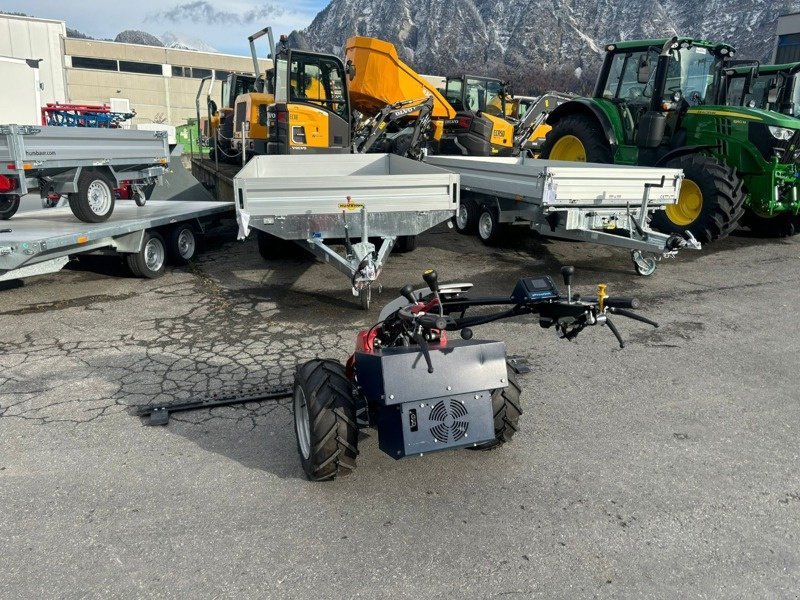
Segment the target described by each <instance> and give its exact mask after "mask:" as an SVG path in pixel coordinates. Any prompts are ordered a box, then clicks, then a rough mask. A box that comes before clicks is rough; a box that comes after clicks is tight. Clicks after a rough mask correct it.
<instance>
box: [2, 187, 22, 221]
mask: <svg viewBox="0 0 800 600" xmlns="http://www.w3.org/2000/svg"><path fill="white" fill-rule="evenodd" d="M19 203H20V197H19V195H17V194H0V221H7V220H8V219H10V218H11V217H13V216H14V215H15V214H16V213H17V211H18V210H19Z"/></svg>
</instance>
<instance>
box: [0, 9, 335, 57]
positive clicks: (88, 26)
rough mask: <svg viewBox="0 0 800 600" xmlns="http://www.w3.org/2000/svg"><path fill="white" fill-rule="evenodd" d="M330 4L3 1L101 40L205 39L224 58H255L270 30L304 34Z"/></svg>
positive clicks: (17, 10) (22, 10)
mask: <svg viewBox="0 0 800 600" xmlns="http://www.w3.org/2000/svg"><path fill="white" fill-rule="evenodd" d="M329 2H330V0H288V1H286V0H283V1H281V0H270V1H266V2H265V1H255V2H247V1H245V0H210V1H206V0H135V1H133V2H131V1H125V0H0V10H2V11H7V12H22V13H25V14H28V15H31V16H34V17H42V18H46V19H59V20H62V21H66V22H67V27H71V28H73V29H77V30H78V31H81V32H83V33H85V34H86V35H90V36H92V37H96V38H110V39H114V37H115V36H116V35H117V34H118V33H119V32H120V31H123V30H124V29H141V30H143V31H147V32H148V33H152V34H154V35H156V36H161V34H163V33H164V32H172V33H174V34H176V35H177V36H179V37H181V38H183V39H192V38H194V39H201V40H203V41H205V42H206V43H208V44H210V45H211V46H213V47H214V48H216V49H217V50H219V51H220V52H228V53H231V54H248V55H249V54H250V50H249V48H248V44H247V36H248V35H250V34H251V33H254V32H255V31H258V30H259V29H262V28H263V27H266V26H267V25H271V26H272V28H273V31H274V32H275V34H276V36H277V35H279V34H281V33H289V32H290V31H292V30H293V29H302V28H304V27H306V26H307V25H308V24H309V23H311V21H312V19H313V18H314V17H315V16H316V14H317V13H318V12H319V11H320V10H322V9H323V8H324V7H325V6H327V4H328V3H329Z"/></svg>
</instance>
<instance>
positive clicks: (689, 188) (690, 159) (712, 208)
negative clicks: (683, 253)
mask: <svg viewBox="0 0 800 600" xmlns="http://www.w3.org/2000/svg"><path fill="white" fill-rule="evenodd" d="M667 166H668V167H671V168H674V169H683V173H684V175H685V179H684V180H683V184H682V185H681V193H680V197H679V198H678V203H677V204H674V205H670V206H668V207H667V208H666V209H665V210H660V211H657V212H656V213H655V215H654V216H653V220H652V226H653V227H654V228H655V229H658V230H659V231H662V232H664V233H675V234H678V235H682V234H683V233H684V232H686V231H687V230H688V231H691V232H692V235H694V237H695V238H697V240H698V241H700V242H701V243H703V244H708V243H710V242H713V241H714V240H718V239H722V238H724V237H727V236H728V234H730V233H731V232H732V231H734V230H735V229H736V226H737V225H738V223H739V219H740V218H741V217H742V215H743V214H744V200H745V195H744V191H743V186H742V180H741V179H740V178H739V176H738V175H737V174H736V169H734V168H732V167H730V166H728V165H727V164H725V163H724V162H722V161H721V160H719V159H717V158H714V157H712V156H706V155H705V154H689V155H686V156H681V157H679V158H676V159H675V160H671V161H670V162H669V163H667Z"/></svg>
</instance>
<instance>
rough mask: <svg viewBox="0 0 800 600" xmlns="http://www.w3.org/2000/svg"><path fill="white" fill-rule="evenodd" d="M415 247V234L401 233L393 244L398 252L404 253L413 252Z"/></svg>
mask: <svg viewBox="0 0 800 600" xmlns="http://www.w3.org/2000/svg"><path fill="white" fill-rule="evenodd" d="M416 249H417V236H415V235H401V236H400V237H398V238H397V242H396V243H395V245H394V250H395V252H397V253H398V254H406V253H408V252H413V251H414V250H416Z"/></svg>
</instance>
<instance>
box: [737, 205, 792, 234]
mask: <svg viewBox="0 0 800 600" xmlns="http://www.w3.org/2000/svg"><path fill="white" fill-rule="evenodd" d="M742 225H746V226H747V227H749V228H750V231H751V232H752V234H753V235H754V236H756V237H762V238H785V237H792V236H793V235H796V234H797V233H800V220H798V218H797V217H795V216H794V215H791V214H786V213H780V214H777V215H775V216H773V217H762V216H761V215H758V214H756V213H755V212H753V211H752V210H750V209H749V208H748V209H745V213H744V217H742Z"/></svg>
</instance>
